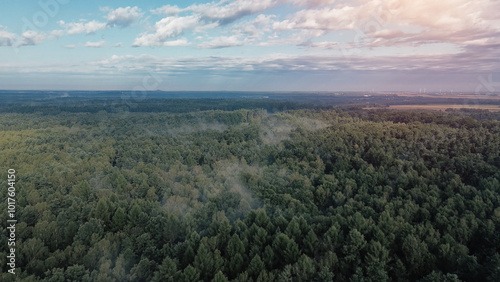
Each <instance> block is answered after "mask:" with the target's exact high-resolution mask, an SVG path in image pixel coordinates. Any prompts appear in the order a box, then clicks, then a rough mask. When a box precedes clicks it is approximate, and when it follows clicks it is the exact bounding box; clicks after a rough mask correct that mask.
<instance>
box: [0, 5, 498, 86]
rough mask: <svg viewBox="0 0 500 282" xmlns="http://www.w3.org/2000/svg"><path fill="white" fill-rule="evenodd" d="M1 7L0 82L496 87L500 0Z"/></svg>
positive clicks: (104, 84)
mask: <svg viewBox="0 0 500 282" xmlns="http://www.w3.org/2000/svg"><path fill="white" fill-rule="evenodd" d="M0 7H1V9H0V90H131V91H135V90H165V91H178V90H186V91H219V90H225V91H238V90H240V91H415V92H422V91H424V92H425V91H429V92H430V91H441V92H452V91H454V93H457V92H461V91H462V92H465V91H467V92H476V93H494V92H498V91H500V17H498V11H500V1H499V0H476V1H464V0H439V1H436V0H421V1H414V0H388V1H381V0H343V1H342V0H341V1H336V0H310V1H307V0H216V1H186V0H184V1H157V0H147V1H128V0H114V1H95V0H87V1H76V0H39V1H34V0H0Z"/></svg>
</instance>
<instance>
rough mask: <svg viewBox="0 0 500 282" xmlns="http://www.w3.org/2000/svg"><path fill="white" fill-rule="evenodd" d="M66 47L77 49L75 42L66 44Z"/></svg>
mask: <svg viewBox="0 0 500 282" xmlns="http://www.w3.org/2000/svg"><path fill="white" fill-rule="evenodd" d="M64 48H66V49H75V48H76V45H75V44H69V45H65V46H64Z"/></svg>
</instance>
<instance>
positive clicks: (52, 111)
mask: <svg viewBox="0 0 500 282" xmlns="http://www.w3.org/2000/svg"><path fill="white" fill-rule="evenodd" d="M308 107H311V105H310V104H308V103H306V102H300V101H290V100H288V99H282V100H274V99H271V100H269V99H266V100H264V99H247V100H234V99H149V98H148V99H145V98H127V99H112V98H96V99H92V100H90V99H82V98H71V99H69V98H68V99H63V100H61V99H55V100H49V101H35V102H26V103H17V102H16V103H14V102H11V103H5V104H3V105H1V106H0V113H20V114H32V113H41V114H45V115H58V114H61V113H98V112H100V111H104V112H107V113H120V112H145V113H162V112H166V113H189V112H197V111H210V110H223V111H234V110H239V109H255V108H261V109H265V110H267V111H269V112H281V111H286V110H294V109H304V108H308Z"/></svg>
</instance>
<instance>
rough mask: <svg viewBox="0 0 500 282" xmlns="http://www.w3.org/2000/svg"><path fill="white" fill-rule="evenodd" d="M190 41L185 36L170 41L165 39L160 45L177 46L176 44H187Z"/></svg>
mask: <svg viewBox="0 0 500 282" xmlns="http://www.w3.org/2000/svg"><path fill="white" fill-rule="evenodd" d="M189 45H191V43H189V41H188V40H187V39H186V38H181V39H177V40H172V41H165V42H163V44H162V46H165V47H177V46H189Z"/></svg>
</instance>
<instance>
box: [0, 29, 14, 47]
mask: <svg viewBox="0 0 500 282" xmlns="http://www.w3.org/2000/svg"><path fill="white" fill-rule="evenodd" d="M15 42H16V35H15V34H14V33H11V32H8V31H6V30H5V29H4V27H3V26H1V25H0V46H13V45H14V43H15Z"/></svg>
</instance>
